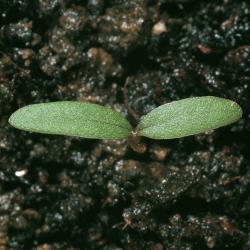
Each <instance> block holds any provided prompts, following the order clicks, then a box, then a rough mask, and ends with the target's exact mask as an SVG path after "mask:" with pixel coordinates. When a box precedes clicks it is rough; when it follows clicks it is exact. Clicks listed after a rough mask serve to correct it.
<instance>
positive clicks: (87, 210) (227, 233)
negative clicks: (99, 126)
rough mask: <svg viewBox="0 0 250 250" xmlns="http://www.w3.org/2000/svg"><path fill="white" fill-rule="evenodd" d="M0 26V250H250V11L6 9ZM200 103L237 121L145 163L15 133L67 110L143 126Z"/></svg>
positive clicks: (220, 7)
mask: <svg viewBox="0 0 250 250" xmlns="http://www.w3.org/2000/svg"><path fill="white" fill-rule="evenodd" d="M0 24H1V25H0V250H29V249H31V250H82V249H83V250H95V249H103V250H203V249H217V250H225V249H227V250H233V249H235V250H241V249H243V250H249V249H250V196H249V191H250V157H249V152H250V151H249V149H250V140H249V138H250V124H249V117H250V90H249V86H250V43H249V41H250V2H249V1H247V0H245V1H242V0H237V1H234V0H218V1H215V0H211V1H206V0H200V1H194V0H157V1H153V0H134V1H125V0H85V1H84V0H82V1H80V0H75V1H72V0H1V2H0ZM203 95H214V96H220V97H226V98H229V99H232V100H234V101H236V102H238V103H239V104H240V105H241V106H242V108H243V111H244V114H243V118H242V119H241V120H240V121H239V122H237V123H235V124H233V125H231V126H227V127H224V128H221V129H218V130H216V131H209V132H208V133H205V134H201V135H196V136H192V137H186V138H183V139H175V140H150V139H143V140H142V141H143V142H144V143H145V145H146V151H145V152H144V153H141V154H140V153H136V152H134V151H133V150H132V149H131V148H129V147H128V146H127V141H126V140H122V141H100V140H86V139H79V138H71V137H63V136H53V135H41V134H35V133H28V132H23V131H19V130H16V129H14V128H12V127H10V126H9V125H8V118H9V116H10V114H11V113H12V112H13V111H15V110H16V109H18V108H19V107H22V106H25V105H28V104H33V103H41V102H49V101H60V100H78V101H88V102H92V103H98V104H101V105H104V106H108V107H111V108H113V109H114V110H117V111H119V112H121V113H122V114H123V115H124V116H126V117H127V118H128V119H129V121H130V122H131V123H132V124H133V125H136V124H137V122H138V120H139V119H140V117H141V116H143V115H145V114H146V113H147V112H149V111H150V110H152V109H154V108H155V107H157V106H159V105H161V104H163V103H167V102H170V101H173V100H178V99H182V98H186V97H191V96H203ZM94 115H95V114H93V116H94ZM181 125H182V124H179V126H181Z"/></svg>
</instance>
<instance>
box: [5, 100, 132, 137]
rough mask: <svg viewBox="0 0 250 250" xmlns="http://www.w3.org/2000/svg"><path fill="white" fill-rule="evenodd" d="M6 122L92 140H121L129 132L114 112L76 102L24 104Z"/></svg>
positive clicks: (42, 131)
mask: <svg viewBox="0 0 250 250" xmlns="http://www.w3.org/2000/svg"><path fill="white" fill-rule="evenodd" d="M9 123H10V124H11V125H12V126H13V127H16V128H18V129H22V130H26V131H31V132H38V133H44V134H57V135H68V136H77V137H83V138H92V139H123V138H127V137H128V135H129V133H130V132H131V130H132V127H131V125H130V124H129V122H128V121H127V120H126V119H125V118H124V117H123V116H122V115H121V114H120V113H118V112H116V111H114V110H112V109H110V108H107V107H103V106H101V105H98V104H92V103H87V102H76V101H62V102H50V103H40V104H33V105H28V106H25V107H23V108H20V109H18V110H17V111H16V112H14V113H13V114H12V115H11V117H10V119H9Z"/></svg>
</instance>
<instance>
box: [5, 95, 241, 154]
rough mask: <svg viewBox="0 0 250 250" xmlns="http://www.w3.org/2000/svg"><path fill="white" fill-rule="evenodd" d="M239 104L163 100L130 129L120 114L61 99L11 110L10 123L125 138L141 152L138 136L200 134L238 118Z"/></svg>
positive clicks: (26, 127) (85, 135)
mask: <svg viewBox="0 0 250 250" xmlns="http://www.w3.org/2000/svg"><path fill="white" fill-rule="evenodd" d="M241 116H242V109H241V107H240V106H239V105H238V104H237V103H235V102H233V101H231V100H228V99H224V98H219V97H214V96H204V97H193V98H187V99H183V100H179V101H174V102H170V103H166V104H164V105H161V106H159V107H157V108H156V109H154V110H152V111H151V112H149V113H148V114H146V115H145V116H143V117H142V118H141V120H140V122H139V124H138V125H137V127H136V128H134V129H133V128H132V126H131V125H130V123H129V122H128V120H127V119H126V118H124V117H123V116H122V115H121V114H120V113H118V112H116V111H114V110H112V109H110V108H107V107H104V106H101V105H98V104H92V103H87V102H76V101H62V102H51V103H40V104H33V105H28V106H25V107H23V108H20V109H18V110H17V111H16V112H14V113H13V114H12V115H11V117H10V119H9V123H10V124H11V125H12V126H14V127H16V128H18V129H22V130H26V131H31V132H37V133H44V134H57V135H68V136H77V137H83V138H92V139H111V140H115V139H124V138H128V139H129V140H128V141H129V143H130V145H131V147H132V148H133V149H134V150H135V151H143V146H141V144H139V138H140V137H141V136H144V137H148V138H152V139H173V138H180V137H184V136H189V135H195V134H199V133H203V132H206V131H209V130H212V129H216V128H219V127H222V126H226V125H228V124H231V123H233V122H236V121H237V120H239V119H240V118H241Z"/></svg>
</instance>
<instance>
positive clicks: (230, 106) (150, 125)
mask: <svg viewBox="0 0 250 250" xmlns="http://www.w3.org/2000/svg"><path fill="white" fill-rule="evenodd" d="M241 116H242V109H241V107H240V106H239V105H238V104H237V103H235V102H233V101H231V100H228V99H224V98H219V97H215V96H204V97H193V98H187V99H183V100H180V101H174V102H170V103H167V104H164V105H161V106H159V107H158V108H156V109H154V110H152V111H151V112H149V113H148V114H147V115H145V116H144V117H142V119H141V121H140V123H139V125H138V127H137V131H138V132H137V133H138V135H140V136H145V137H149V138H152V139H172V138H180V137H184V136H189V135H194V134H199V133H203V132H206V131H208V130H211V129H215V128H219V127H222V126H225V125H228V124H230V123H233V122H236V121H237V120H239V119H240V118H241Z"/></svg>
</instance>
